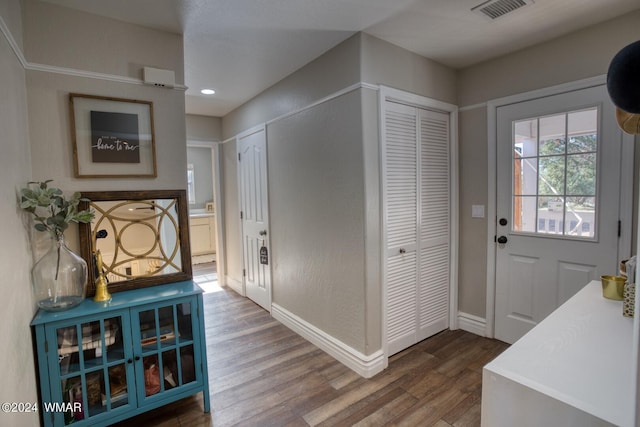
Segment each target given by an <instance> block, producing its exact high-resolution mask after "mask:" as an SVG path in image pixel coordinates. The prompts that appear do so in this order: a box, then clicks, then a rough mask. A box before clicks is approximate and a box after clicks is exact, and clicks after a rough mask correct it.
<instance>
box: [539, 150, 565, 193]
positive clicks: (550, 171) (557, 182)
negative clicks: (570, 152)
mask: <svg viewBox="0 0 640 427" xmlns="http://www.w3.org/2000/svg"><path fill="white" fill-rule="evenodd" d="M564 159H565V157H564V156H550V157H540V158H539V159H538V162H539V179H538V194H541V195H549V196H550V195H561V194H563V193H564V169H565V166H564Z"/></svg>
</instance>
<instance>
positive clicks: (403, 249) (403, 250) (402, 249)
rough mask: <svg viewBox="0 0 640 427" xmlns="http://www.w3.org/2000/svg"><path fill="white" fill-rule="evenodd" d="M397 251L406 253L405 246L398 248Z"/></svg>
mask: <svg viewBox="0 0 640 427" xmlns="http://www.w3.org/2000/svg"><path fill="white" fill-rule="evenodd" d="M398 252H400V253H401V254H404V253H406V252H407V251H406V249H405V248H400V250H399V251H398Z"/></svg>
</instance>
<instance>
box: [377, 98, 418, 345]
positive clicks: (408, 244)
mask: <svg viewBox="0 0 640 427" xmlns="http://www.w3.org/2000/svg"><path fill="white" fill-rule="evenodd" d="M386 104H387V110H386V115H385V116H386V117H385V136H386V138H385V143H386V144H385V149H384V155H385V159H384V166H385V167H386V168H385V169H386V170H384V171H383V174H384V177H385V189H386V198H385V208H386V219H385V223H386V232H387V233H386V235H387V241H386V257H387V259H386V285H387V288H386V289H387V292H386V296H387V341H388V343H389V354H393V353H396V352H398V351H400V350H401V349H403V348H405V347H407V346H409V345H411V344H413V343H414V342H415V335H416V328H417V326H418V319H417V318H416V298H417V283H418V272H417V265H418V262H417V258H418V257H417V255H416V249H417V230H418V212H417V210H416V205H417V203H418V163H417V155H418V145H417V144H416V141H417V137H418V128H417V116H416V109H415V108H412V107H408V106H405V105H400V104H395V103H389V102H387V103H386Z"/></svg>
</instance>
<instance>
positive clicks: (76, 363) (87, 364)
mask: <svg viewBox="0 0 640 427" xmlns="http://www.w3.org/2000/svg"><path fill="white" fill-rule="evenodd" d="M55 340H56V342H57V352H58V359H57V360H58V366H57V370H58V375H59V381H60V389H59V391H60V394H61V399H60V402H62V403H63V407H64V409H65V413H64V421H65V424H71V423H73V422H76V421H79V420H83V419H87V418H91V417H94V416H96V415H99V414H101V413H104V412H107V411H110V410H113V409H115V408H118V407H121V406H124V405H128V404H130V403H134V402H131V399H132V395H130V394H129V390H128V387H127V375H132V372H128V371H131V362H130V361H127V360H126V359H125V354H126V353H127V348H126V347H128V344H126V342H127V341H125V339H123V317H122V316H121V315H117V316H113V317H108V318H105V319H97V320H90V321H87V322H84V323H75V324H70V325H65V326H61V327H58V328H55ZM128 366H129V369H127V367H128ZM54 372H55V371H54ZM134 399H135V398H134Z"/></svg>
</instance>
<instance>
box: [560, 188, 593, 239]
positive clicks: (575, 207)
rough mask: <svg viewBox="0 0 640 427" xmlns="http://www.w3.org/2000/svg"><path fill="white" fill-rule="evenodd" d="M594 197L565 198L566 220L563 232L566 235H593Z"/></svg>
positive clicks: (590, 236) (591, 236)
mask: <svg viewBox="0 0 640 427" xmlns="http://www.w3.org/2000/svg"><path fill="white" fill-rule="evenodd" d="M595 205H596V198H595V197H569V198H567V203H566V209H567V214H566V215H567V220H566V224H565V225H566V228H565V231H564V232H565V234H566V235H568V236H579V237H589V238H593V237H595V232H596V226H595V224H596V222H595V221H596V211H595Z"/></svg>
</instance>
